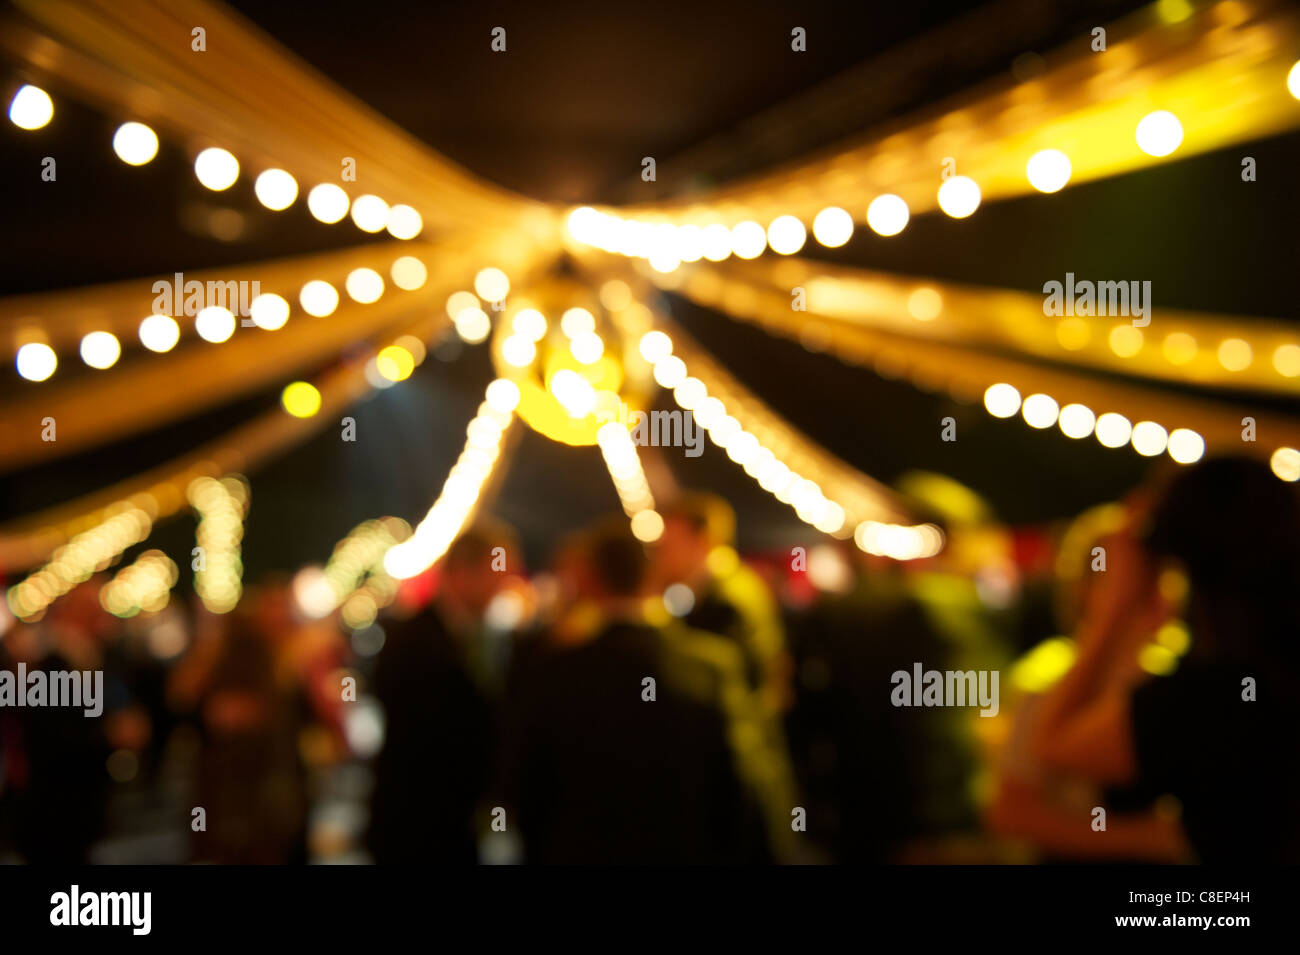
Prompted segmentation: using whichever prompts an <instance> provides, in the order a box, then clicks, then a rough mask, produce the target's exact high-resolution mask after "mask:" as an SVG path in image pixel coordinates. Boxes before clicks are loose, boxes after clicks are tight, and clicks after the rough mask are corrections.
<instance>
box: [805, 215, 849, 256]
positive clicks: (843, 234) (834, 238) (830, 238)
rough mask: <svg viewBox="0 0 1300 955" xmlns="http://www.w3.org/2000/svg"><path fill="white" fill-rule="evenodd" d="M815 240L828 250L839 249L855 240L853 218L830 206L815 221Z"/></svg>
mask: <svg viewBox="0 0 1300 955" xmlns="http://www.w3.org/2000/svg"><path fill="white" fill-rule="evenodd" d="M813 238H814V239H816V240H817V241H818V242H820V243H821V244H822V245H824V246H826V248H828V249H838V248H839V247H840V246H842V245H844V243H846V242H848V241H849V239H851V238H853V216H851V215H849V214H848V213H847V212H845V211H844V210H843V209H841V208H839V207H838V206H828V207H826V208H825V209H823V210H822V211H821V212H819V213H817V218H815V219H813Z"/></svg>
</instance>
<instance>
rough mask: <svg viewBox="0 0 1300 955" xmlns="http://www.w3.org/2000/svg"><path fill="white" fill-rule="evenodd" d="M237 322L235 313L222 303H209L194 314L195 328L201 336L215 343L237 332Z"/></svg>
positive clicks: (206, 340)
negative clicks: (222, 305) (221, 304)
mask: <svg viewBox="0 0 1300 955" xmlns="http://www.w3.org/2000/svg"><path fill="white" fill-rule="evenodd" d="M235 324H236V323H235V315H234V313H233V312H231V311H230V309H228V308H222V307H221V306H220V305H209V306H208V307H207V308H205V309H201V310H200V311H199V314H197V315H195V316H194V330H195V331H196V332H198V333H199V338H202V339H203V340H204V341H205V342H212V343H213V344H214V345H216V344H220V343H221V342H224V341H227V340H228V339H229V338H230V336H231V335H233V334H235Z"/></svg>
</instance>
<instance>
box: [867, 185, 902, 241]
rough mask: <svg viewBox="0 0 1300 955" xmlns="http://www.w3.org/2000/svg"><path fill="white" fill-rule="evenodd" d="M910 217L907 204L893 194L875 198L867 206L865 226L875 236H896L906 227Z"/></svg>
mask: <svg viewBox="0 0 1300 955" xmlns="http://www.w3.org/2000/svg"><path fill="white" fill-rule="evenodd" d="M910 217H911V213H910V212H909V211H908V208H907V203H906V202H904V201H903V200H902V198H900V197H899V196H896V195H894V194H893V193H889V192H887V193H885V194H884V195H883V196H876V198H874V199H872V200H871V205H869V206H867V225H869V226H870V227H871V231H872V232H875V233H876V234H877V235H883V236H891V235H898V233H900V232H902V231H903V229H904V228H905V227H906V226H907V220H908V219H909V218H910Z"/></svg>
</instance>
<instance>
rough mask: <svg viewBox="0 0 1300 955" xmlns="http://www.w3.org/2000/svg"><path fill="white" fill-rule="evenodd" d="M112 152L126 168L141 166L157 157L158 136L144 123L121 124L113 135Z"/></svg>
mask: <svg viewBox="0 0 1300 955" xmlns="http://www.w3.org/2000/svg"><path fill="white" fill-rule="evenodd" d="M113 152H115V153H117V158H118V159H120V160H122V162H124V163H126V164H127V165H128V166H143V165H144V164H145V163H147V162H149V161H150V160H151V159H153V157H154V156H157V155H158V134H157V133H155V132H154V131H153V130H152V129H150V128H149V127H148V126H146V125H145V124H144V123H123V124H122V125H121V126H119V127H117V132H115V133H114V134H113Z"/></svg>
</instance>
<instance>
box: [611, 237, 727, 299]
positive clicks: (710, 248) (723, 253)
mask: <svg viewBox="0 0 1300 955" xmlns="http://www.w3.org/2000/svg"><path fill="white" fill-rule="evenodd" d="M702 241H703V244H704V257H705V258H706V259H708V260H709V261H710V262H721V261H722V260H723V259H725V258H727V256H729V255H731V249H732V236H731V230H730V229H728V228H727V227H726V226H725V225H721V224H719V223H716V222H715V223H713V224H712V225H707V226H705V227H704V235H703V237H702ZM605 307H606V308H609V306H608V305H606V306H605Z"/></svg>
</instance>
